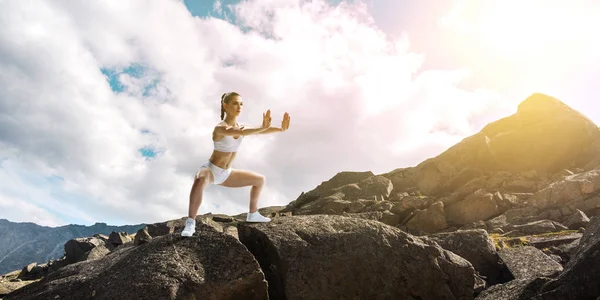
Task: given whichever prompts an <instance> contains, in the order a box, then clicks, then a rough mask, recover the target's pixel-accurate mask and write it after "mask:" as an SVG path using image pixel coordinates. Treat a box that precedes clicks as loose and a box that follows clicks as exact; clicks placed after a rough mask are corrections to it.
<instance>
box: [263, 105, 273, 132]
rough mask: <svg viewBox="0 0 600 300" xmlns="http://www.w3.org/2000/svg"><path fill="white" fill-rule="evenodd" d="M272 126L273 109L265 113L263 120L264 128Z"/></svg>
mask: <svg viewBox="0 0 600 300" xmlns="http://www.w3.org/2000/svg"><path fill="white" fill-rule="evenodd" d="M269 127H271V110H270V109H269V110H267V112H266V113H263V122H262V127H261V128H263V129H267V128H269Z"/></svg>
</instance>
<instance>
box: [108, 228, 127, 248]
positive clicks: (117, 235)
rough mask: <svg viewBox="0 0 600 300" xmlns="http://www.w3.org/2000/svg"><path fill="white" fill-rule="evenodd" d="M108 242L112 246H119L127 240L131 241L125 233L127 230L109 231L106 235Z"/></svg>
mask: <svg viewBox="0 0 600 300" xmlns="http://www.w3.org/2000/svg"><path fill="white" fill-rule="evenodd" d="M108 242H109V243H111V244H112V245H113V246H120V245H123V244H125V243H127V242H131V238H130V237H129V235H127V232H115V231H113V232H111V233H110V236H108Z"/></svg>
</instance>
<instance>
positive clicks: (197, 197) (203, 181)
mask: <svg viewBox="0 0 600 300" xmlns="http://www.w3.org/2000/svg"><path fill="white" fill-rule="evenodd" d="M212 182H213V175H212V172H211V171H210V169H208V168H202V169H200V171H198V173H196V176H195V178H194V184H193V185H192V190H191V191H190V205H189V208H188V218H187V220H186V221H185V227H184V228H183V230H182V231H181V236H182V237H183V236H185V237H189V236H192V235H194V232H196V215H197V214H198V209H199V208H200V204H202V194H203V193H204V189H206V187H207V186H208V185H209V184H211V183H212Z"/></svg>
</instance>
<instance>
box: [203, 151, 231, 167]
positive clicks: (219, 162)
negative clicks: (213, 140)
mask: <svg viewBox="0 0 600 300" xmlns="http://www.w3.org/2000/svg"><path fill="white" fill-rule="evenodd" d="M235 154H236V152H221V151H217V150H214V151H213V153H212V155H211V156H210V159H209V160H210V162H211V163H212V164H213V165H215V166H217V167H219V168H221V169H227V168H229V167H230V166H231V163H232V162H233V160H234V158H235Z"/></svg>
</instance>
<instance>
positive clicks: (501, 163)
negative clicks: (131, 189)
mask: <svg viewBox="0 0 600 300" xmlns="http://www.w3.org/2000/svg"><path fill="white" fill-rule="evenodd" d="M390 169H392V168H390ZM260 211H261V213H263V214H266V215H269V216H271V217H272V218H273V220H272V221H271V222H270V223H260V224H255V223H246V222H244V217H245V214H240V215H237V216H227V215H212V214H207V215H201V216H198V217H197V218H196V221H197V223H198V225H197V227H196V233H195V234H194V236H193V237H191V238H183V237H181V234H180V233H181V230H182V229H183V227H184V223H185V218H180V219H175V220H169V221H165V222H161V223H155V224H148V225H146V226H144V227H143V228H141V229H140V230H138V231H137V232H136V233H135V234H133V235H132V236H130V235H127V234H122V233H118V232H113V233H111V235H110V237H106V236H93V237H86V238H80V239H72V240H69V241H68V242H67V243H66V244H65V245H64V248H65V256H64V257H62V258H60V259H58V260H55V261H51V262H49V263H47V264H42V265H37V264H29V265H22V266H20V267H18V268H15V271H14V272H11V273H10V274H6V275H5V276H0V297H4V300H9V299H88V298H93V299H423V300H425V299H478V300H488V299H490V300H491V299H506V300H518V299H536V300H538V299H539V300H541V299H545V300H546V299H556V300H558V299H598V297H599V296H600V285H598V282H600V129H599V128H598V127H597V125H596V124H594V123H593V122H591V121H590V120H589V119H588V118H587V117H585V116H584V115H583V114H582V113H580V112H578V111H575V110H573V109H572V108H570V107H568V106H567V105H565V104H564V103H562V102H561V101H559V100H558V99H555V98H553V97H550V96H548V95H544V94H533V95H531V96H530V97H528V98H527V99H525V100H524V101H523V102H522V103H521V104H520V105H519V107H518V110H517V112H516V113H515V114H513V115H510V116H507V117H505V118H502V119H500V120H497V121H496V122H492V123H490V124H488V125H487V126H485V127H484V128H483V129H482V130H481V131H480V132H478V133H476V134H474V135H472V136H469V137H467V138H465V139H464V140H462V141H461V142H459V143H457V144H456V145H454V146H452V147H450V148H449V149H447V150H446V151H444V152H443V153H440V154H439V155H437V156H435V157H432V158H429V159H426V160H425V161H423V162H421V163H420V164H418V165H416V166H412V167H401V168H396V169H392V170H391V171H389V172H386V173H383V174H374V173H372V172H371V171H341V172H339V173H338V174H336V175H335V176H333V177H332V178H330V179H328V180H326V181H323V182H322V183H321V184H320V185H318V186H317V187H315V188H314V189H312V190H310V191H307V192H305V193H302V194H301V195H299V197H298V198H297V199H296V200H294V201H292V202H290V203H288V205H285V206H282V207H265V208H261V209H260ZM132 237H133V238H132ZM107 286H110V288H106V287H107Z"/></svg>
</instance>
